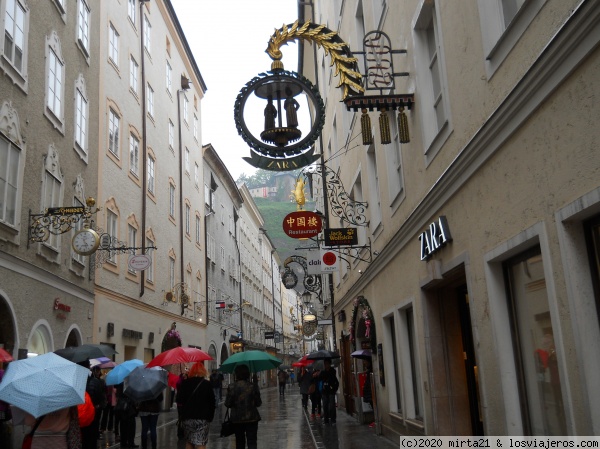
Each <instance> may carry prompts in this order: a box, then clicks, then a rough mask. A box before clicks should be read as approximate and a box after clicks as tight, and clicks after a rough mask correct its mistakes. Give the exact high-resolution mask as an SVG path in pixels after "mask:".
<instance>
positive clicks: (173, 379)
mask: <svg viewBox="0 0 600 449" xmlns="http://www.w3.org/2000/svg"><path fill="white" fill-rule="evenodd" d="M167 380H168V381H169V387H171V388H177V382H179V376H178V375H177V374H173V373H168V374H167Z"/></svg>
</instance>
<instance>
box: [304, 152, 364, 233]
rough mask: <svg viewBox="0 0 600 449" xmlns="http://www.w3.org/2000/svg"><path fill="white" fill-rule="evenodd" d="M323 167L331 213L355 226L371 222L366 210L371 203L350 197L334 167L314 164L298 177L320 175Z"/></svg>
mask: <svg viewBox="0 0 600 449" xmlns="http://www.w3.org/2000/svg"><path fill="white" fill-rule="evenodd" d="M323 167H325V183H326V186H325V190H326V192H327V197H328V198H329V204H330V206H331V213H333V214H334V215H335V216H336V217H339V218H341V219H342V220H345V221H347V222H348V223H350V224H353V225H354V226H367V225H368V224H369V222H368V221H367V217H366V215H365V211H366V209H367V207H369V204H368V203H367V202H366V201H355V200H353V199H352V198H350V197H349V196H348V193H346V189H344V185H343V184H342V180H341V179H340V177H339V176H338V175H337V173H336V172H334V171H333V170H332V169H330V168H329V167H327V166H324V165H321V164H319V165H313V166H310V167H306V168H305V169H303V170H302V171H301V172H300V174H299V175H298V177H300V176H304V177H307V178H308V177H311V176H312V175H313V174H315V173H316V174H319V175H320V174H322V173H323Z"/></svg>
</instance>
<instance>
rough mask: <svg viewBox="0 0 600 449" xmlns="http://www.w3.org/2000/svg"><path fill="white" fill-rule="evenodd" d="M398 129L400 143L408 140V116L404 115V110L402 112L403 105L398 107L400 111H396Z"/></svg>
mask: <svg viewBox="0 0 600 449" xmlns="http://www.w3.org/2000/svg"><path fill="white" fill-rule="evenodd" d="M398 131H399V134H400V143H408V142H410V135H409V133H408V118H407V117H406V112H404V107H400V111H399V112H398Z"/></svg>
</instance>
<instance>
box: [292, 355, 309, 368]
mask: <svg viewBox="0 0 600 449" xmlns="http://www.w3.org/2000/svg"><path fill="white" fill-rule="evenodd" d="M306 357H307V356H304V357H302V358H301V359H300V360H298V361H297V362H294V363H292V366H294V367H296V368H300V367H303V366H308V365H312V363H313V362H314V360H309V359H307V358H306Z"/></svg>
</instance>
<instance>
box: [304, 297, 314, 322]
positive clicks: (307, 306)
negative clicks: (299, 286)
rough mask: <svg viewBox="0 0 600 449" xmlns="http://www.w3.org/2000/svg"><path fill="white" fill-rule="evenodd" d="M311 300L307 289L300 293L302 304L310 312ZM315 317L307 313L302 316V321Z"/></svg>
mask: <svg viewBox="0 0 600 449" xmlns="http://www.w3.org/2000/svg"><path fill="white" fill-rule="evenodd" d="M311 301H312V295H311V294H310V292H309V291H308V290H306V291H304V293H302V302H303V303H304V306H305V308H306V310H307V311H308V312H310V303H311ZM316 319H317V317H316V316H315V315H314V314H312V313H307V314H305V315H303V316H302V321H315V320H316Z"/></svg>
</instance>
